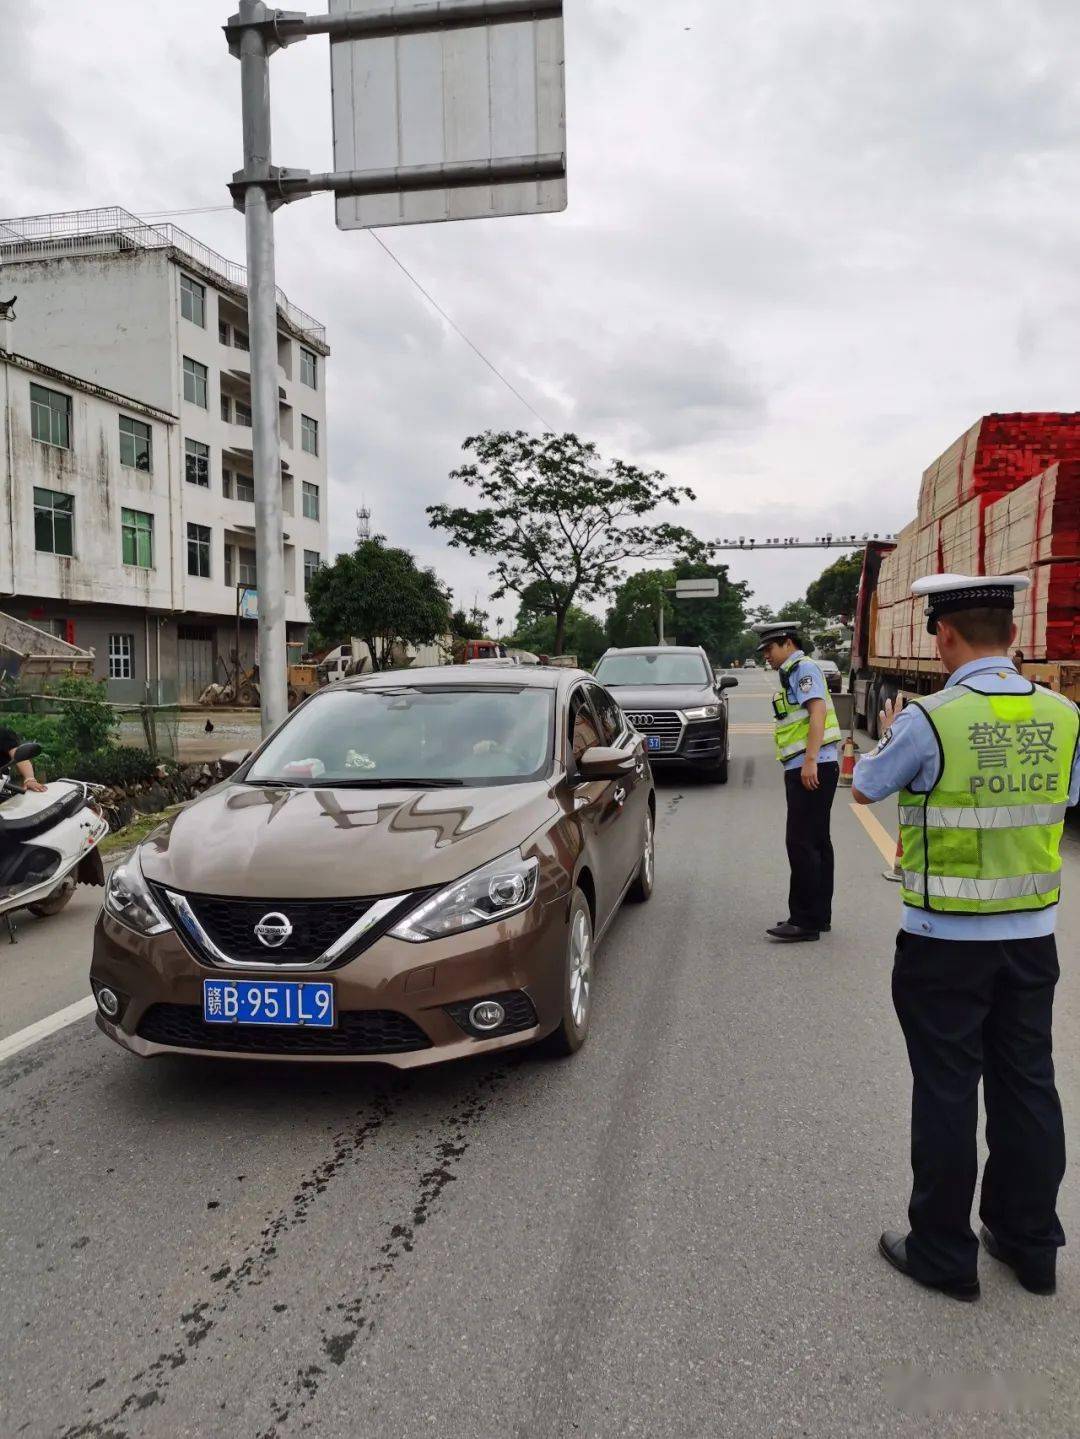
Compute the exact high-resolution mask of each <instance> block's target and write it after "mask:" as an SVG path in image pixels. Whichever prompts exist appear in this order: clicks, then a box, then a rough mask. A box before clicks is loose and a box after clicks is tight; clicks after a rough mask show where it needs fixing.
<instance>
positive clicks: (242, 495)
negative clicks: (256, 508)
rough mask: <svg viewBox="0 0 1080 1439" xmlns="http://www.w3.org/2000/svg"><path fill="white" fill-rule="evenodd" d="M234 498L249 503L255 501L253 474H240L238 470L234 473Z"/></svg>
mask: <svg viewBox="0 0 1080 1439" xmlns="http://www.w3.org/2000/svg"><path fill="white" fill-rule="evenodd" d="M236 498H237V499H238V500H247V502H248V503H249V504H254V503H255V476H254V475H242V474H240V472H239V471H237V474H236Z"/></svg>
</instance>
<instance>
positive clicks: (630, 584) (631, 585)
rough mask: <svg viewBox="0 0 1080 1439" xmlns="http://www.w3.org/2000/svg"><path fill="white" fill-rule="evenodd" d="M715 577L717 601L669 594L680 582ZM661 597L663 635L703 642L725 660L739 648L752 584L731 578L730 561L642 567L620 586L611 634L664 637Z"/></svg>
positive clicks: (639, 640)
mask: <svg viewBox="0 0 1080 1439" xmlns="http://www.w3.org/2000/svg"><path fill="white" fill-rule="evenodd" d="M688 579H715V580H716V581H717V583H718V585H719V589H720V593H719V595H718V596H717V598H716V599H714V600H678V599H676V598H675V597H674V595H671V594H669V593H668V591H670V590H673V589H674V588H675V584H676V581H678V580H688ZM661 596H662V598H663V606H664V636H665V638H666V639H667V640H668V641H671V640H672V639H675V640H677V641H678V643H679V644H686V645H701V646H702V648H703V649H704V650H705V651H706V653H707V654H708V656H709V658H710V659H711V660H713V661H715V662H719V663H724V662H726V661H727V660H729V659H731V658H733V657H734V656H735V655H736V653H737V647H738V639H739V635H740V633H741V631H742V629H743V627H744V625H745V624H746V601H747V600H748V599H749V597H750V592H749V587H748V586H747V584H746V583H745V582H744V581H742V580H739V581H735V580H732V579H730V578H729V576H728V569H727V566H726V565H713V564H709V563H708V562H707V561H702V562H701V563H693V562H691V561H689V560H686V561H680V562H679V563H678V564H676V565H674V566H673V567H672V568H671V569H667V570H639V571H638V573H637V574H633V575H629V576H628V577H627V578H626V579H625V580H624V581H623V582H622V584H621V585H620V586H619V587H618V589H617V590H616V591H615V596H614V601H613V603H612V605H611V608H610V609H609V610H608V614H607V631H608V639H609V640H610V641H611V643H612V644H613V645H654V644H657V643H658V642H659V638H660V632H659V624H658V618H659V612H660V603H661Z"/></svg>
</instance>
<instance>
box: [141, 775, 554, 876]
mask: <svg viewBox="0 0 1080 1439" xmlns="http://www.w3.org/2000/svg"><path fill="white" fill-rule="evenodd" d="M557 812H558V805H557V802H556V799H555V796H554V791H553V788H552V784H551V782H550V781H547V780H545V781H543V782H540V783H530V784H517V785H483V786H478V787H476V788H472V789H435V790H419V789H400V790H398V789H380V790H375V789H372V790H365V789H263V788H262V787H261V786H259V785H248V784H225V785H221V786H219V787H218V788H216V789H214V790H210V791H208V792H207V793H206V794H205V795H203V796H202V797H201V798H200V799H198V800H196V801H195V802H194V803H193V804H190V805H188V806H187V807H186V808H185V809H183V810H182V811H181V812H180V813H179V814H177V815H176V817H175V818H174V819H173V820H172V821H171V823H170V824H169V826H168V827H167V828H166V829H165V830H163V831H162V832H161V833H160V834H157V835H155V836H153V837H152V838H151V839H149V840H148V841H147V842H146V843H145V844H144V845H143V846H142V848H141V849H140V851H139V861H140V863H141V865H142V869H143V873H144V874H145V875H146V877H147V879H151V880H155V881H157V882H158V883H159V884H167V885H170V886H171V887H173V888H175V889H177V890H181V891H187V892H189V893H193V894H217V895H230V896H235V897H237V898H245V899H301V898H306V899H311V898H314V899H331V898H333V899H344V898H350V897H352V896H353V895H358V896H359V895H380V894H398V893H402V892H404V891H407V890H413V889H420V888H427V887H429V886H431V885H438V884H447V883H449V882H450V881H451V880H454V879H457V878H459V877H460V876H461V875H463V874H467V873H468V871H469V870H472V869H476V868H477V867H478V866H479V865H482V864H486V863H487V862H488V861H489V860H492V859H497V858H498V856H499V855H501V854H505V853H507V851H508V850H512V849H516V848H517V846H518V845H520V844H521V843H522V842H523V841H524V840H525V839H527V838H528V837H529V836H530V835H531V834H533V833H534V832H535V831H536V830H537V829H539V828H540V827H541V826H542V825H543V824H544V823H545V822H546V821H547V820H549V819H550V818H552V817H553V816H554V815H555V814H556V813H557Z"/></svg>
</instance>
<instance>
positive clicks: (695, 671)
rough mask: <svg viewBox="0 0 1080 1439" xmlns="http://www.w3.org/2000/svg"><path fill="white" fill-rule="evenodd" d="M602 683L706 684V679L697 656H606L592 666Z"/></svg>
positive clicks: (704, 670)
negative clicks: (595, 665) (594, 667)
mask: <svg viewBox="0 0 1080 1439" xmlns="http://www.w3.org/2000/svg"><path fill="white" fill-rule="evenodd" d="M596 678H597V679H598V680H599V681H600V683H601V684H605V685H707V684H708V683H709V682H710V676H709V672H708V670H707V669H706V667H705V661H704V660H703V659H702V658H701V656H700V655H687V654H681V655H680V654H664V653H663V652H661V653H659V654H651V655H607V656H606V657H605V658H604V659H602V660H601V661H600V663H599V664H598V665H597V667H596Z"/></svg>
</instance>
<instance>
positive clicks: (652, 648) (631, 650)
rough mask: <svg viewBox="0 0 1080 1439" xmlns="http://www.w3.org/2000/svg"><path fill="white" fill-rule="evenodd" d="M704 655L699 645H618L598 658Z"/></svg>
mask: <svg viewBox="0 0 1080 1439" xmlns="http://www.w3.org/2000/svg"><path fill="white" fill-rule="evenodd" d="M704 653H705V651H704V650H703V649H702V648H701V646H700V645H619V646H615V647H613V648H612V649H609V650H605V651H604V653H603V654H602V655H601V656H600V658H601V659H602V660H606V659H607V657H608V655H703V654H704Z"/></svg>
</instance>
